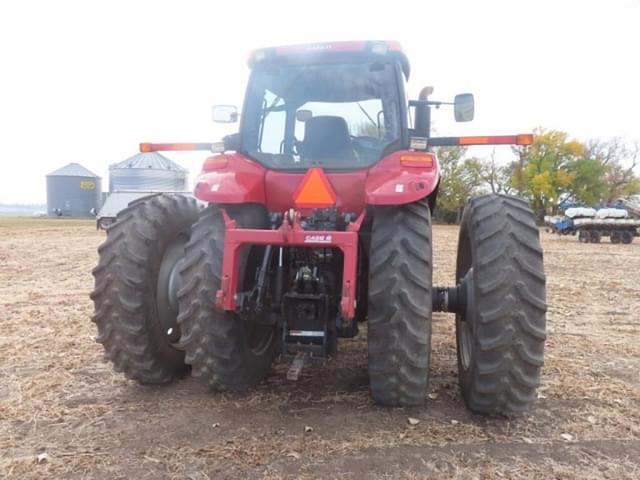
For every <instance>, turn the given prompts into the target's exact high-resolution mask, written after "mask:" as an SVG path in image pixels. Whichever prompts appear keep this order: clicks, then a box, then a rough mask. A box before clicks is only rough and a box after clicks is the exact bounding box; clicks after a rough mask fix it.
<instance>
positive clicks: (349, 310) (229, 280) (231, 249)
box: [216, 209, 365, 319]
mask: <svg viewBox="0 0 640 480" xmlns="http://www.w3.org/2000/svg"><path fill="white" fill-rule="evenodd" d="M222 216H223V219H224V224H225V237H224V259H223V261H222V276H221V282H220V290H218V292H217V293H216V307H217V308H218V309H220V310H226V311H234V310H235V309H236V293H237V289H238V278H239V272H238V269H239V263H240V249H241V247H242V246H243V245H274V246H288V247H336V248H339V249H340V250H341V251H342V253H343V256H344V260H343V267H342V299H341V302H340V311H341V313H342V316H343V317H344V318H345V319H352V318H353V317H354V316H355V309H356V281H357V279H356V275H357V270H358V268H357V267H358V232H359V231H360V227H361V226H362V222H363V221H364V217H365V211H363V212H362V213H361V214H360V216H359V217H358V218H357V219H356V220H355V221H354V222H350V223H349V225H348V226H347V229H346V230H345V231H344V232H342V231H340V232H338V231H315V230H304V229H303V228H302V226H301V225H300V213H299V212H295V213H294V214H293V219H290V218H289V215H288V213H285V215H284V216H283V220H282V225H281V226H280V227H279V228H278V229H277V230H258V229H244V228H237V224H236V221H235V220H233V219H232V218H231V217H229V215H228V214H227V212H226V211H225V210H224V209H223V210H222Z"/></svg>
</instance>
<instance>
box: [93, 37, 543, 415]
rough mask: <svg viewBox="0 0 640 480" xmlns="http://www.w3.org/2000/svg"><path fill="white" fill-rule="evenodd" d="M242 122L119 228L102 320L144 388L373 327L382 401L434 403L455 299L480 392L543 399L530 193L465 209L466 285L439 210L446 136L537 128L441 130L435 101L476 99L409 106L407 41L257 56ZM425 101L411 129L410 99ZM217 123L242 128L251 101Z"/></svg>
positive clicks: (322, 349)
mask: <svg viewBox="0 0 640 480" xmlns="http://www.w3.org/2000/svg"><path fill="white" fill-rule="evenodd" d="M249 65H250V67H251V70H252V72H251V77H250V80H249V84H248V87H247V91H246V96H245V101H244V107H243V111H242V115H241V116H240V127H239V132H238V133H237V134H234V135H230V136H228V137H226V138H225V140H224V142H222V143H218V144H141V151H159V150H185V149H189V150H208V149H212V150H214V152H217V154H215V155H213V156H210V157H209V158H207V159H206V160H205V162H204V165H203V168H202V172H201V174H200V175H199V177H198V178H197V182H196V186H195V190H194V195H195V197H196V198H197V199H199V200H200V201H202V202H205V203H206V204H208V206H207V207H206V208H204V209H201V208H199V207H198V206H197V204H196V201H195V200H194V199H191V198H187V197H185V196H181V195H176V194H159V195H157V196H153V197H147V198H144V199H141V200H139V201H137V202H134V203H132V204H130V205H129V206H128V208H126V209H125V210H123V211H122V212H120V213H119V214H118V217H117V220H116V222H115V223H114V224H113V225H111V226H109V227H108V229H107V239H106V241H105V242H104V244H103V245H102V246H101V247H100V249H99V253H100V261H99V264H98V266H97V267H96V268H95V269H94V271H93V274H94V276H95V290H94V291H93V293H92V298H93V301H94V303H95V315H94V317H93V320H94V322H95V323H96V324H97V327H98V332H99V335H98V337H97V340H98V342H100V343H101V344H102V345H103V346H104V348H105V350H106V357H107V358H108V359H109V360H110V361H111V362H113V364H114V366H115V368H116V369H117V370H119V371H123V372H124V373H125V375H126V376H127V377H129V378H132V379H135V380H137V381H139V382H142V383H162V382H168V381H170V380H172V379H175V378H178V377H181V376H183V375H185V374H186V373H187V372H189V371H191V374H192V375H193V376H194V377H196V378H197V379H198V380H200V381H202V382H203V383H204V384H206V385H208V386H209V387H210V388H212V389H215V390H244V389H247V388H250V387H252V386H254V385H256V384H257V383H258V382H259V381H260V380H261V379H263V378H264V377H265V376H266V375H267V373H268V372H269V370H270V368H271V365H272V362H273V361H274V359H275V358H276V357H281V358H289V359H293V360H294V363H293V366H292V368H291V369H290V372H289V373H290V376H291V377H293V378H295V377H297V375H299V373H300V369H301V368H302V365H303V364H304V362H305V360H310V359H320V360H323V359H325V358H327V357H329V356H333V355H335V354H336V353H337V349H338V339H339V338H351V337H354V336H355V335H357V334H358V326H359V323H360V322H364V321H367V322H368V329H367V336H368V366H369V381H370V389H371V394H372V396H373V399H374V401H375V402H377V403H380V404H384V405H392V406H405V405H417V404H421V403H423V402H424V401H425V397H426V395H427V384H428V377H429V359H430V352H431V317H432V312H433V311H442V312H452V313H455V324H456V339H457V350H458V373H459V382H460V386H461V390H462V394H463V397H464V399H465V402H466V404H467V406H468V407H469V408H470V409H471V410H473V411H475V412H480V413H485V414H503V415H514V414H518V413H521V412H523V411H526V410H527V409H528V408H529V407H530V405H531V404H532V402H533V401H534V399H535V398H536V387H537V385H538V382H539V376H540V369H541V367H542V364H543V353H544V343H545V312H546V304H545V275H544V268H543V258H542V249H541V248H540V243H539V233H538V229H537V227H536V224H535V219H534V216H533V213H532V212H531V210H530V209H529V206H528V205H527V203H526V202H525V201H523V200H520V199H518V198H515V197H510V196H505V195H487V196H482V197H477V198H474V199H472V200H470V202H469V203H468V204H467V206H466V208H465V211H464V215H463V218H462V225H461V228H460V234H459V244H458V254H457V267H456V276H455V284H454V286H452V287H437V286H433V285H432V270H433V262H432V231H431V215H432V212H433V211H434V209H435V208H436V204H437V194H438V186H439V181H440V168H439V164H438V159H437V157H436V155H435V154H434V153H433V151H432V147H434V146H444V145H492V144H520V145H527V144H530V143H531V142H532V138H533V137H532V135H512V136H499V137H486V136H484V137H432V136H431V134H430V133H431V132H430V124H431V117H430V116H431V109H432V108H433V107H437V108H439V107H440V106H442V105H453V108H454V112H455V118H456V120H457V121H469V120H471V119H472V118H473V110H474V107H473V96H472V95H471V94H461V95H457V96H456V98H455V100H454V102H440V101H434V100H431V99H430V98H429V96H430V95H431V93H432V91H433V89H432V88H431V87H427V88H425V89H423V91H422V92H421V94H420V98H419V99H418V100H411V101H409V102H407V101H406V96H405V82H406V80H407V79H408V77H409V61H408V59H407V57H406V56H405V54H404V53H403V52H402V50H401V49H400V47H399V45H398V44H397V43H396V42H338V43H322V44H312V45H297V46H291V47H278V48H268V49H263V50H257V51H255V52H253V53H252V55H251V56H250V59H249ZM410 108H413V109H414V114H413V119H412V120H413V125H411V124H410V116H409V109H410ZM213 114H214V120H216V121H219V122H235V121H237V119H238V117H239V114H238V112H237V110H236V109H235V107H231V106H218V107H214V110H213Z"/></svg>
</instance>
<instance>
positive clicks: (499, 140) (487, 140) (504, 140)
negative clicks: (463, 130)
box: [429, 133, 533, 147]
mask: <svg viewBox="0 0 640 480" xmlns="http://www.w3.org/2000/svg"><path fill="white" fill-rule="evenodd" d="M531 144H533V134H531V133H522V134H520V135H489V136H478V137H432V138H430V139H429V146H431V147H444V146H455V145H466V146H470V145H531Z"/></svg>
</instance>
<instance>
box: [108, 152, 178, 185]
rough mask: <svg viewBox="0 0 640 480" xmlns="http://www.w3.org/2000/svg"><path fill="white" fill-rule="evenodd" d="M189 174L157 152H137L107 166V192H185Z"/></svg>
mask: <svg viewBox="0 0 640 480" xmlns="http://www.w3.org/2000/svg"><path fill="white" fill-rule="evenodd" d="M187 176H188V172H187V170H186V169H184V168H182V167H181V166H180V165H178V164H177V163H175V162H172V161H171V160H169V159H168V158H167V157H165V156H163V155H160V154H159V153H157V152H150V153H139V154H137V155H134V156H133V157H131V158H127V159H126V160H124V161H122V162H119V163H115V164H113V165H111V166H110V167H109V192H110V193H113V192H137V191H144V192H185V191H187V190H188V189H189V188H188V185H187V180H188V179H187Z"/></svg>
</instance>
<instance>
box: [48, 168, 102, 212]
mask: <svg viewBox="0 0 640 480" xmlns="http://www.w3.org/2000/svg"><path fill="white" fill-rule="evenodd" d="M101 197H102V180H101V179H100V177H99V176H98V175H96V174H95V173H93V172H91V171H90V170H87V169H86V168H84V167H83V166H82V165H80V164H78V163H70V164H69V165H66V166H64V167H62V168H59V169H58V170H55V171H53V172H51V173H50V174H48V175H47V215H49V216H50V217H92V216H94V215H95V212H96V211H97V210H98V208H99V207H100V202H101Z"/></svg>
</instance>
